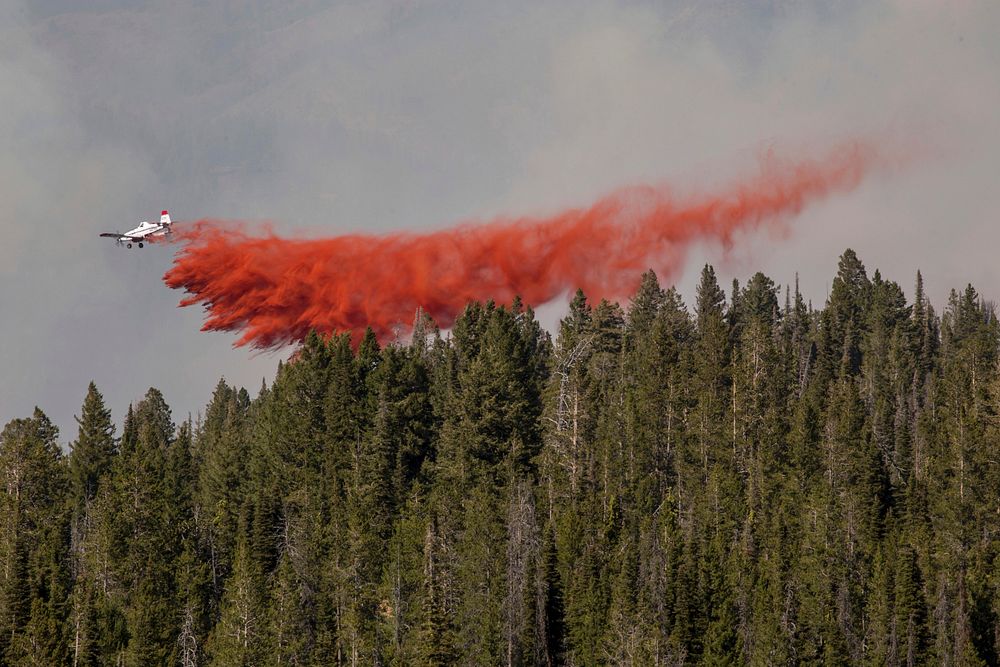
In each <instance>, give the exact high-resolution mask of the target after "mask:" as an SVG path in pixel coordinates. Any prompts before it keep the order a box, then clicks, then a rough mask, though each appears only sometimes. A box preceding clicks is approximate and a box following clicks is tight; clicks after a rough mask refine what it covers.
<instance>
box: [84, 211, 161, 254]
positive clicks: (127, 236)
mask: <svg viewBox="0 0 1000 667" xmlns="http://www.w3.org/2000/svg"><path fill="white" fill-rule="evenodd" d="M171 224H172V223H171V221H170V214H169V213H167V211H166V210H164V211H163V212H162V213H160V221H159V222H158V223H157V222H147V221H143V222H140V223H139V226H138V227H136V228H134V229H130V230H129V231H127V232H104V233H103V234H101V236H103V237H105V238H113V239H114V240H115V242H116V243H117V244H118V245H121V246H125V247H126V248H131V247H132V244H133V243H136V244H138V245H139V247H140V248H141V247H142V246H143V241H152V240H154V239H157V238H160V237H163V236H169V235H170V225H171Z"/></svg>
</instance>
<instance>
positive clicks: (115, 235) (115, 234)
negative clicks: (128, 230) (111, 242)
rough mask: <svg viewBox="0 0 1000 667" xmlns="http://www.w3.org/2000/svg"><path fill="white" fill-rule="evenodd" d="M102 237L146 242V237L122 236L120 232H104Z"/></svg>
mask: <svg viewBox="0 0 1000 667" xmlns="http://www.w3.org/2000/svg"><path fill="white" fill-rule="evenodd" d="M101 236H104V237H107V238H111V239H128V240H129V241H145V240H146V237H145V236H129V235H128V234H122V233H120V232H104V233H103V234H101Z"/></svg>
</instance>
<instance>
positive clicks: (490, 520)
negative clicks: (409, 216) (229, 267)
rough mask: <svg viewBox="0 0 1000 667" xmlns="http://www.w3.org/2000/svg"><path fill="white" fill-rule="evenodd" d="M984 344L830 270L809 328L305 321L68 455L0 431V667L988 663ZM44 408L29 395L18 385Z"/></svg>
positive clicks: (997, 628)
mask: <svg viewBox="0 0 1000 667" xmlns="http://www.w3.org/2000/svg"><path fill="white" fill-rule="evenodd" d="M998 334H1000V327H998V324H997V318H996V315H995V313H994V311H993V307H992V305H991V304H990V303H989V302H987V301H984V300H983V299H982V298H981V297H980V296H979V295H978V294H977V293H976V291H975V290H974V289H973V288H972V287H971V286H970V287H967V288H966V289H964V290H963V291H961V292H953V293H952V295H951V297H950V299H949V301H948V303H947V304H946V306H945V308H944V310H943V312H942V314H941V315H940V316H939V315H937V314H936V313H935V311H934V310H933V309H932V307H931V306H930V304H929V303H928V301H927V299H926V298H925V296H924V292H923V286H922V283H921V279H920V276H919V275H918V276H917V277H916V285H915V298H914V300H913V303H912V304H908V303H907V301H906V298H905V297H904V293H903V290H902V289H901V288H900V286H899V285H897V284H896V283H894V282H890V281H887V280H885V279H883V278H882V277H881V276H880V275H879V273H878V272H877V271H876V272H875V273H874V275H871V276H869V275H868V274H867V272H866V271H865V268H864V267H863V266H862V264H861V262H860V261H859V259H858V258H857V256H856V255H855V254H854V253H853V252H852V251H850V250H848V251H847V252H845V253H844V255H843V256H842V257H841V259H840V265H839V271H838V274H837V276H836V278H835V279H834V281H833V284H832V289H831V291H830V295H829V299H828V301H827V303H826V304H825V305H824V307H823V308H822V309H819V310H815V309H813V308H812V307H811V306H809V305H807V304H806V303H805V302H804V301H803V299H802V297H801V296H800V295H799V293H798V290H797V289H796V288H793V289H791V290H788V289H780V290H779V289H778V288H777V287H776V286H775V284H774V283H773V282H772V280H771V279H769V278H767V277H766V276H764V275H762V274H759V273H758V274H757V275H755V276H753V277H752V278H751V279H750V281H749V282H748V283H747V284H746V285H745V286H740V285H736V284H734V285H733V287H732V289H731V290H730V293H729V296H728V298H727V296H726V293H725V292H724V291H723V289H722V288H721V287H720V286H719V285H718V284H717V281H716V278H715V274H714V272H713V270H712V269H711V268H710V267H707V266H706V267H705V269H704V270H703V272H702V276H701V281H700V284H699V286H698V289H697V295H696V298H695V301H694V303H693V304H692V307H690V308H689V307H687V306H686V305H685V304H684V303H683V302H682V300H681V298H680V296H679V295H678V293H677V292H676V291H675V290H673V289H667V290H664V289H663V288H661V286H660V285H659V284H658V283H657V279H656V277H655V276H654V275H653V274H652V273H647V274H646V275H644V276H643V281H642V285H641V287H640V288H639V290H638V292H637V293H636V294H635V295H634V296H633V297H632V299H631V300H630V301H629V303H628V304H627V305H626V306H624V307H623V306H619V305H618V304H614V303H607V302H601V303H599V304H591V303H589V302H588V301H587V298H586V296H585V295H584V294H582V293H577V295H576V297H575V298H574V299H573V302H572V305H571V308H570V314H569V315H568V316H567V317H566V318H565V319H564V320H563V321H562V323H561V325H560V328H559V331H558V333H557V334H556V337H555V340H554V341H553V340H551V339H550V336H549V335H548V334H547V333H545V332H544V331H543V330H542V329H541V328H540V326H539V325H538V323H537V322H536V321H535V319H534V318H533V315H532V313H531V311H530V309H525V308H522V307H521V305H520V304H518V303H515V304H513V305H512V306H509V307H501V306H496V305H494V304H490V303H487V304H475V303H474V304H470V305H469V306H468V308H467V309H466V311H465V312H464V314H463V315H462V316H461V318H460V319H459V320H458V321H457V322H456V324H455V326H454V327H453V328H452V330H451V332H450V334H449V335H448V336H442V335H441V334H439V333H438V331H437V329H436V328H435V327H434V324H433V323H432V322H430V321H428V320H427V318H425V317H422V316H419V315H418V318H417V322H416V326H415V330H414V334H413V340H412V342H411V343H409V344H406V345H402V344H392V345H387V346H384V347H381V348H380V347H379V345H378V344H377V342H376V341H375V339H374V337H373V336H372V335H369V336H367V337H365V338H364V339H363V340H361V341H356V342H355V344H354V345H352V343H351V341H349V340H347V339H346V338H345V337H334V338H332V339H331V340H329V341H324V340H323V339H321V338H320V337H319V336H317V335H311V336H310V337H309V338H308V340H306V341H305V343H304V344H303V345H302V347H301V349H300V350H299V351H298V352H297V353H296V354H295V355H294V357H293V359H292V360H290V361H289V362H287V363H285V364H283V365H282V366H281V367H280V368H279V371H278V373H277V377H275V379H274V381H273V383H272V384H270V385H268V386H264V387H262V388H260V390H259V394H258V395H257V396H256V397H251V395H250V394H249V393H248V392H247V391H245V390H243V389H237V388H234V387H230V386H228V385H227V384H226V383H225V382H224V381H220V382H219V384H218V386H217V388H216V390H215V393H214V395H213V397H212V400H211V402H210V403H209V404H208V406H207V407H206V408H205V409H204V412H203V414H202V415H200V416H199V417H198V418H197V419H194V420H186V421H183V422H182V423H180V424H179V425H177V424H175V423H174V418H173V417H172V416H171V412H170V409H169V407H168V405H167V403H166V402H165V400H164V397H163V396H162V395H161V394H160V392H159V391H157V390H156V389H150V390H149V392H148V393H147V394H146V397H145V398H144V400H142V401H141V402H139V403H138V404H137V405H135V406H133V407H132V408H130V409H129V412H128V414H127V415H124V424H123V426H122V428H121V431H120V433H118V432H117V431H116V429H115V426H114V421H113V419H112V416H111V414H110V412H109V411H108V410H107V409H106V407H105V405H104V402H103V399H102V397H101V394H100V393H99V392H98V390H97V388H96V387H94V386H93V385H91V386H90V388H89V390H88V391H87V394H86V398H85V400H84V403H83V406H82V408H81V412H80V417H79V421H80V430H79V434H78V435H77V437H76V439H75V440H74V441H73V442H72V443H71V451H70V452H69V453H68V454H67V453H64V452H62V451H61V450H60V447H59V446H58V444H57V437H58V434H57V433H56V429H55V428H54V427H53V426H52V424H51V423H50V422H49V421H48V419H47V418H46V417H45V415H44V414H43V413H42V412H41V411H37V410H36V412H35V414H34V415H32V416H30V417H28V418H25V419H17V420H14V421H12V422H10V423H9V424H7V425H6V427H5V428H4V430H3V433H2V435H0V468H2V475H3V481H2V483H3V485H4V486H3V493H2V494H0V588H2V590H0V656H2V662H3V663H4V664H11V665H22V664H39V665H64V664H67V665H68V664H73V665H98V664H102V665H158V664H164V665H166V664H174V665H176V664H180V665H270V664H274V665H277V664H281V665H286V664H287V665H307V664H308V665H447V664H463V665H580V666H582V665H603V664H607V665H676V664H693V663H700V664H712V665H722V664H755V665H765V664H775V665H791V664H829V665H839V664H871V665H915V664H941V665H977V664H982V665H987V664H997V662H998V647H1000V575H998V571H1000V543H998V539H997V538H998V536H1000V373H998V358H997V352H998V340H1000V339H998ZM42 398H44V397H42Z"/></svg>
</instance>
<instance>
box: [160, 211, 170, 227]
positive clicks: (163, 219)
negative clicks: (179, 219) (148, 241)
mask: <svg viewBox="0 0 1000 667" xmlns="http://www.w3.org/2000/svg"><path fill="white" fill-rule="evenodd" d="M160 224H161V225H169V224H170V214H169V213H167V212H166V211H163V212H161V213H160Z"/></svg>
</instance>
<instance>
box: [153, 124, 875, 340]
mask: <svg viewBox="0 0 1000 667" xmlns="http://www.w3.org/2000/svg"><path fill="white" fill-rule="evenodd" d="M877 162H878V159H877V156H876V154H875V152H874V150H872V148H871V147H870V146H868V145H865V144H862V143H850V144H848V145H844V146H841V147H839V148H837V149H836V150H834V151H832V152H831V153H830V154H829V155H827V156H826V157H825V159H823V160H820V161H802V162H797V163H786V162H784V161H779V160H776V159H775V158H774V157H773V156H768V157H766V158H765V159H764V160H763V161H762V165H761V171H760V173H759V174H758V175H756V176H754V177H752V178H750V179H748V180H746V181H743V182H737V183H735V184H734V185H732V186H730V187H729V188H728V189H724V190H723V191H721V192H717V193H715V194H703V195H696V196H688V197H677V196H675V195H674V194H672V193H671V191H670V190H669V189H668V188H666V187H651V186H636V187H628V188H624V189H621V190H618V191H616V192H613V193H611V194H609V195H607V196H605V197H603V198H601V199H599V200H597V201H596V202H594V203H593V204H591V205H589V206H586V207H583V208H571V209H568V210H565V211H562V212H560V213H556V214H554V215H550V216H545V217H521V218H498V219H495V220H493V221H492V222H489V223H486V224H475V223H466V224H461V225H458V226H455V227H452V228H450V229H444V230H440V231H435V232H429V233H419V234H418V233H411V232H397V233H393V234H384V235H366V234H352V235H344V236H335V237H332V238H325V239H314V240H303V239H289V238H281V237H279V236H276V235H275V234H273V233H272V232H270V231H269V230H267V231H265V232H263V233H261V234H253V233H251V232H249V231H248V230H247V225H245V224H242V223H238V222H226V221H213V220H200V221H197V222H194V223H190V224H185V225H175V232H174V237H175V239H177V240H179V241H180V242H181V243H184V244H185V245H184V247H183V248H181V249H180V250H179V251H178V253H177V256H176V257H175V258H174V264H173V266H172V267H171V268H170V270H169V271H168V272H167V273H166V275H165V276H164V278H163V279H164V281H165V282H166V284H167V285H169V286H170V287H172V288H175V289H184V290H185V291H186V292H187V293H188V296H186V297H185V298H184V299H183V300H182V301H181V304H180V305H182V306H189V305H193V304H197V303H201V304H204V307H205V310H206V321H205V325H204V326H203V327H202V330H204V331H233V332H238V333H240V334H241V335H240V338H239V339H238V340H237V341H236V345H237V346H241V345H250V346H252V347H254V348H258V349H268V348H276V347H280V346H282V345H284V344H288V343H295V342H298V341H301V340H303V339H304V338H305V336H306V335H307V334H308V333H309V331H310V330H311V329H316V330H317V331H318V332H320V333H323V334H332V333H334V332H340V331H348V332H351V333H352V334H353V340H354V341H355V342H357V341H358V340H359V339H360V334H361V333H362V332H363V331H364V329H365V327H367V326H371V327H372V329H374V331H375V333H376V335H377V336H378V337H379V339H380V340H383V341H385V340H386V339H391V337H392V336H393V334H394V332H395V331H399V330H400V328H402V329H403V330H406V329H408V327H409V325H410V324H411V323H412V322H413V318H414V313H415V311H416V309H417V308H418V307H419V308H422V309H423V310H424V311H426V312H427V313H428V314H430V315H431V317H433V318H434V320H435V321H436V322H437V323H438V324H439V325H441V326H443V327H449V326H451V325H452V323H453V322H454V321H455V318H456V317H457V316H458V315H459V313H460V312H461V311H462V309H463V308H464V307H465V305H466V304H467V303H468V302H469V301H473V300H480V301H482V300H487V299H492V300H494V301H496V302H498V303H509V302H510V301H511V300H512V299H513V298H514V297H515V296H517V295H520V296H521V298H522V299H523V300H524V302H526V303H527V304H531V305H538V304H543V303H546V302H548V301H551V300H552V299H554V298H556V297H558V296H560V295H562V294H565V293H567V292H568V291H571V290H575V289H576V288H577V287H580V288H582V289H583V290H584V292H585V293H586V294H587V296H588V297H590V298H591V299H600V298H604V297H607V298H621V297H626V296H628V295H629V294H631V293H632V292H633V291H634V290H635V289H636V288H637V287H638V284H639V279H640V276H641V273H642V272H643V271H644V270H646V269H647V268H653V269H654V270H655V271H656V272H657V273H658V274H659V275H660V276H661V277H663V278H665V279H668V280H669V279H672V278H674V277H676V274H677V272H678V270H679V269H680V268H681V267H682V265H683V260H684V258H685V254H686V252H687V250H688V249H689V247H690V246H691V245H692V244H693V243H695V242H698V241H705V240H708V241H716V242H720V243H722V244H723V245H724V246H725V247H731V246H732V244H733V236H734V234H735V233H736V232H739V231H743V230H752V229H755V228H757V227H760V226H762V225H774V224H780V223H781V222H782V221H785V220H787V219H789V218H790V217H791V216H794V215H796V214H798V213H799V212H800V211H801V210H802V209H803V207H804V206H805V205H806V204H808V203H809V202H810V201H813V200H816V199H819V198H822V197H824V196H826V195H828V194H830V193H831V192H833V191H846V190H850V189H852V188H854V187H856V186H857V185H858V184H859V183H860V182H861V180H862V178H863V177H864V176H865V175H866V173H867V172H868V171H869V170H870V169H871V168H872V167H873V166H875V164H876V163H877Z"/></svg>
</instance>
